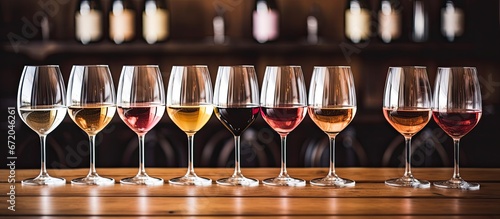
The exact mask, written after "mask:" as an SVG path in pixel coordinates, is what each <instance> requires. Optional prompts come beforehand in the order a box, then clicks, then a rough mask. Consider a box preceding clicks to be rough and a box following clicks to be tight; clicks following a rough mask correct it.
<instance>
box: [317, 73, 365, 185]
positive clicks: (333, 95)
mask: <svg viewBox="0 0 500 219" xmlns="http://www.w3.org/2000/svg"><path fill="white" fill-rule="evenodd" d="M356 110H357V105H356V91H355V87H354V78H353V76H352V72H351V67H350V66H316V67H314V70H313V75H312V79H311V85H310V86H309V98H308V113H309V117H310V118H311V120H312V121H313V122H314V123H315V124H316V125H317V126H318V127H319V128H320V129H321V130H322V131H323V132H325V133H326V135H327V136H328V138H329V141H330V168H329V171H328V175H327V176H326V177H323V178H316V179H313V180H311V185H317V186H332V187H350V186H354V185H355V181H354V180H351V179H343V178H340V177H339V176H338V175H337V174H336V173H335V137H336V136H337V135H338V134H339V133H340V132H341V131H342V130H344V129H345V127H347V126H348V125H349V124H350V123H351V121H352V120H353V119H354V116H355V115H356Z"/></svg>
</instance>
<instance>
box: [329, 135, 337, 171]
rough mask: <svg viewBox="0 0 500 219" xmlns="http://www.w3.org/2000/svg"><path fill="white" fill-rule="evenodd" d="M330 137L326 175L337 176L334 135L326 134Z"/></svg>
mask: <svg viewBox="0 0 500 219" xmlns="http://www.w3.org/2000/svg"><path fill="white" fill-rule="evenodd" d="M328 137H329V138H330V169H329V170H328V176H327V177H337V174H336V173H335V136H331V135H329V136H328Z"/></svg>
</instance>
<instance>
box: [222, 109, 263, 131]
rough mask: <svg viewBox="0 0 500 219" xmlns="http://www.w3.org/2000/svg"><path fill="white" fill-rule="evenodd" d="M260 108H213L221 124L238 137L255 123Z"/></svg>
mask: <svg viewBox="0 0 500 219" xmlns="http://www.w3.org/2000/svg"><path fill="white" fill-rule="evenodd" d="M259 110H260V107H258V106H252V107H235V108H231V107H228V108H226V107H215V115H216V116H217V117H218V118H219V119H220V121H221V122H222V124H224V126H226V128H227V129H229V131H230V132H231V133H232V134H233V135H236V136H240V135H241V133H243V131H244V130H245V129H246V128H248V126H250V124H252V123H253V121H255V119H256V118H257V116H258V115H259Z"/></svg>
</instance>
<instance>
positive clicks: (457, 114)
mask: <svg viewBox="0 0 500 219" xmlns="http://www.w3.org/2000/svg"><path fill="white" fill-rule="evenodd" d="M434 88H435V89H434V101H435V102H434V104H433V107H432V116H433V118H434V121H435V122H436V123H437V124H438V125H439V127H441V129H443V131H444V132H446V134H448V135H449V136H450V137H451V138H452V139H453V145H454V147H453V148H454V168H453V176H452V177H451V179H449V180H447V181H440V182H434V186H436V187H439V188H447V189H465V190H477V189H479V184H478V183H472V182H466V181H465V180H463V179H462V177H460V170H459V144H460V139H461V138H462V137H463V136H465V135H466V134H467V133H469V132H470V131H471V130H472V129H473V128H474V127H475V126H476V125H477V123H478V122H479V120H480V119H481V115H482V104H481V89H480V87H479V81H478V79H477V71H476V68H475V67H450V68H443V67H440V68H438V71H437V76H436V84H435V87H434Z"/></svg>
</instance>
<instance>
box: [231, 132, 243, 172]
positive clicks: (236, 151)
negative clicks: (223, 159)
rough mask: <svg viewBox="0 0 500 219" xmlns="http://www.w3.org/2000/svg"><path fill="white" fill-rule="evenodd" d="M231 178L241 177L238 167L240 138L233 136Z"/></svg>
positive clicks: (239, 167)
mask: <svg viewBox="0 0 500 219" xmlns="http://www.w3.org/2000/svg"><path fill="white" fill-rule="evenodd" d="M233 177H242V174H241V166H240V136H239V135H238V136H234V173H233Z"/></svg>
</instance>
